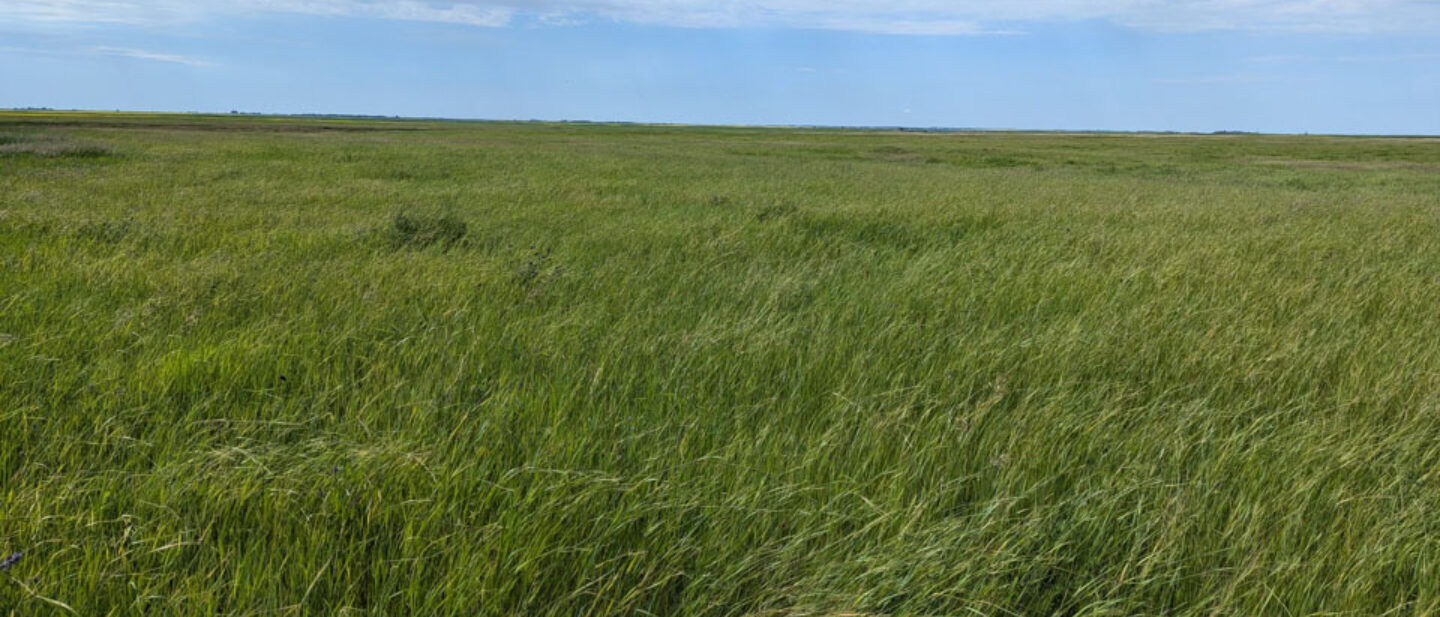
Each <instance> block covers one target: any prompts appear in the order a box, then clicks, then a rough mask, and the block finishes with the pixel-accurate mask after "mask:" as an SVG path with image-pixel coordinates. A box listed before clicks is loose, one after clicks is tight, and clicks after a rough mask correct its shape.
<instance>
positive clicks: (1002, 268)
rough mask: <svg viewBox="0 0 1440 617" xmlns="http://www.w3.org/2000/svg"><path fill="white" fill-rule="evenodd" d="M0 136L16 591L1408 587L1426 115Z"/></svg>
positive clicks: (8, 485)
mask: <svg viewBox="0 0 1440 617" xmlns="http://www.w3.org/2000/svg"><path fill="white" fill-rule="evenodd" d="M0 136H11V137H6V138H5V139H10V141H8V142H7V141H4V139H0V144H3V145H0V147H4V148H10V147H11V146H12V145H14V144H34V143H40V142H41V141H44V142H46V143H50V144H65V143H83V144H94V145H98V147H101V148H102V150H97V151H96V152H95V153H94V154H93V155H86V156H40V155H33V153H32V154H17V155H14V156H0V480H3V490H0V556H4V555H9V554H12V553H17V552H19V553H23V558H20V559H19V561H17V562H15V563H13V564H12V565H10V567H8V568H7V569H5V570H4V571H3V572H0V609H4V612H8V614H12V615H43V614H50V613H53V614H66V613H70V612H73V613H76V614H81V615H127V614H148V615H262V614H297V615H299V614H313V615H330V614H345V613H349V614H372V615H510V614H530V615H544V614H552V615H615V614H638V615H645V614H653V615H838V614H851V615H958V614H980V615H997V616H999V615H1011V614H1023V615H1045V614H1071V615H1145V614H1148V615H1320V614H1324V615H1378V614H1389V615H1428V614H1435V613H1437V612H1440V585H1437V584H1436V581H1440V540H1437V538H1440V345H1437V342H1440V309H1437V306H1440V242H1437V241H1436V239H1437V238H1440V173H1437V172H1440V141H1436V140H1433V139H1431V140H1426V139H1361V138H1321V137H1308V138H1301V137H1259V136H1243V137H1241V136H1223V137H1221V136H1216V137H1200V136H1120V135H1103V136H1102V135H1030V134H959V135H904V134H887V133H863V132H845V131H804V130H758V129H756V130H748V129H705V128H693V129H687V128H658V127H641V126H557V125H506V124H443V123H418V122H398V123H384V122H335V121H318V120H284V119H248V118H241V119H228V118H197V117H176V116H117V115H93V116H81V115H63V114H59V115H37V114H6V115H3V116H0ZM15 136H19V137H15ZM11 149H13V150H16V151H17V152H18V151H20V150H23V148H21V147H18V146H16V147H13V148H11ZM32 149H33V147H32Z"/></svg>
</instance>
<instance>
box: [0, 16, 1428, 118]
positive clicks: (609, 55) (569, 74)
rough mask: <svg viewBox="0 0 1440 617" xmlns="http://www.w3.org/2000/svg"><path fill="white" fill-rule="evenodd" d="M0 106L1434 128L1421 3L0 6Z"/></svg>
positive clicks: (458, 115) (484, 115)
mask: <svg viewBox="0 0 1440 617" xmlns="http://www.w3.org/2000/svg"><path fill="white" fill-rule="evenodd" d="M0 107H53V108H62V109H124V110H154V111H229V110H232V109H237V110H243V111H251V112H266V113H355V114H376V115H402V116H427V117H452V118H493V119H546V120H562V119H570V120H625V121H642V122H682V123H717V124H820V125H868V126H878V125H885V126H894V125H900V126H919V127H926V126H948V127H977V128H1019V129H1106V130H1180V131H1212V130H1248V131H1264V132H1290V133H1301V132H1312V133H1388V134H1396V133H1402V134H1440V0H1367V1H1360V0H1064V1H1062V0H1010V1H1009V2H991V1H981V0H891V1H889V2H880V1H873V0H720V1H711V2H700V1H697V0H468V1H467V0H447V1H439V0H436V1H430V0H0Z"/></svg>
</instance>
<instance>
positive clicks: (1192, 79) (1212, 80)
mask: <svg viewBox="0 0 1440 617" xmlns="http://www.w3.org/2000/svg"><path fill="white" fill-rule="evenodd" d="M1297 81H1302V80H1301V79H1300V78H1297V77H1291V76H1285V75H1251V74H1245V73H1239V74H1229V75H1193V76H1184V77H1163V78H1160V79H1156V80H1155V83H1157V84H1170V85H1184V86H1225V85H1246V84H1251V85H1253V84H1267V83H1290V82H1297Z"/></svg>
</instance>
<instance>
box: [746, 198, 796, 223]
mask: <svg viewBox="0 0 1440 617" xmlns="http://www.w3.org/2000/svg"><path fill="white" fill-rule="evenodd" d="M794 213H795V206H794V204H788V203H778V204H771V205H768V206H765V207H763V208H761V209H760V211H759V212H756V213H755V220H757V221H760V222H762V223H764V222H765V221H773V220H779V219H783V218H785V217H787V216H790V215H791V214H794Z"/></svg>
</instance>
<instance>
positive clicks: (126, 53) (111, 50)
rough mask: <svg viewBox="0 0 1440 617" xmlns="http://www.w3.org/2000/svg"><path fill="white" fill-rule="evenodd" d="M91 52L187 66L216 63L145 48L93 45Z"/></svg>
mask: <svg viewBox="0 0 1440 617" xmlns="http://www.w3.org/2000/svg"><path fill="white" fill-rule="evenodd" d="M89 52H90V53H93V54H97V55H101V56H115V57H120V58H130V59H133V60H148V61H152V62H166V63H170V64H183V65H185V66H195V67H205V66H214V63H212V62H209V61H206V60H201V59H199V58H191V57H189V56H181V55H177V54H163V53H157V52H153V51H145V50H143V49H131V48H129V47H91V48H89Z"/></svg>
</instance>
